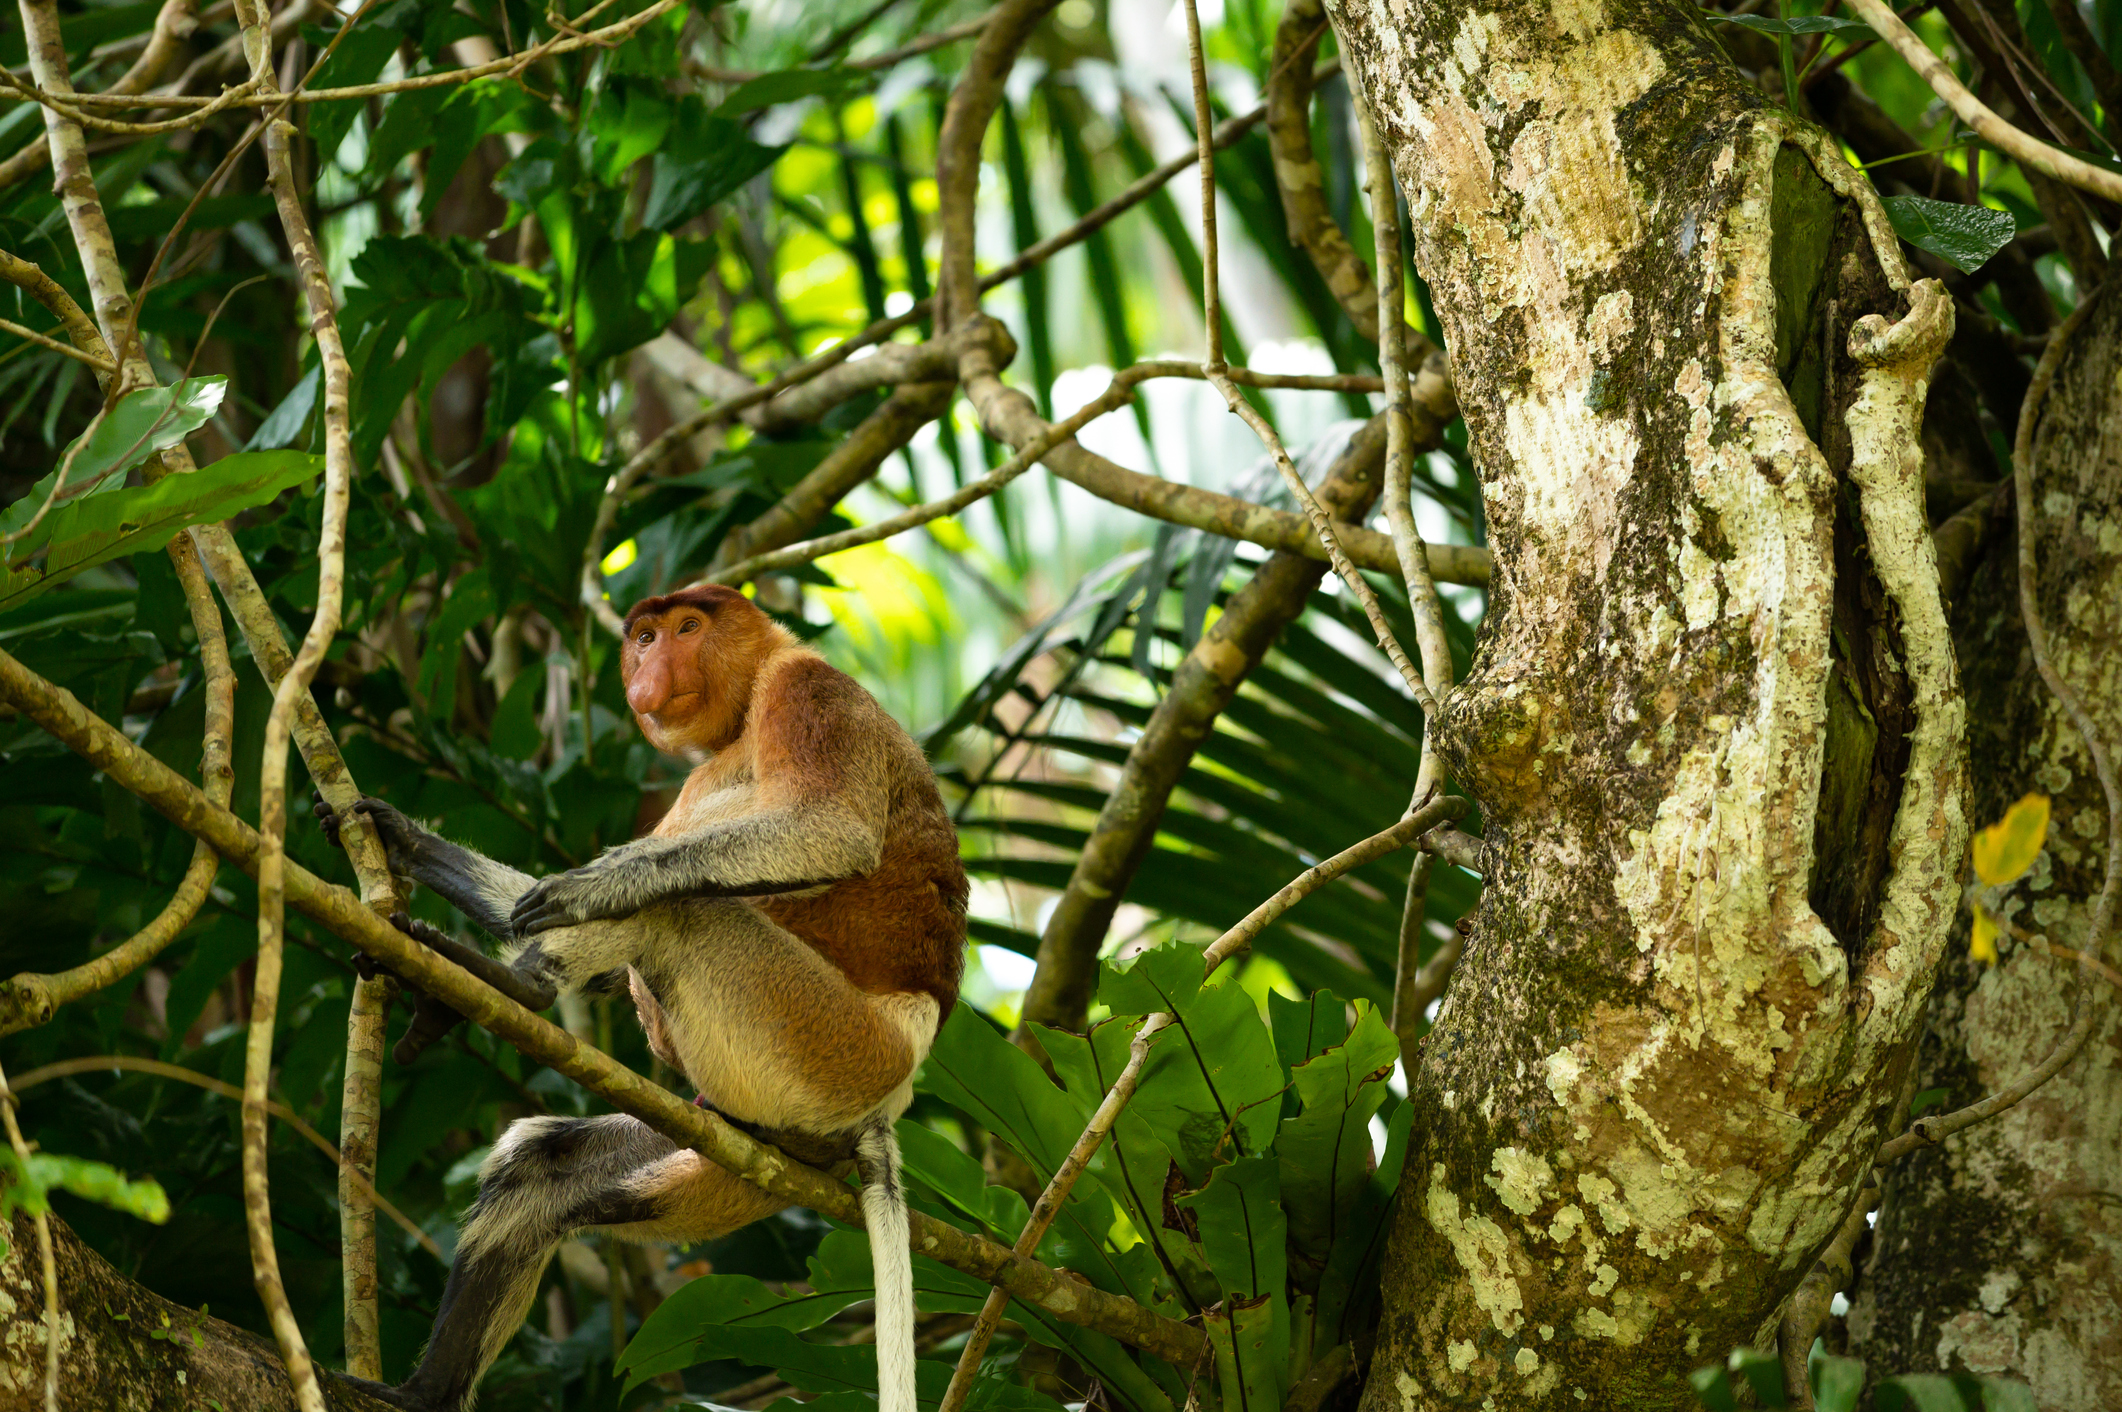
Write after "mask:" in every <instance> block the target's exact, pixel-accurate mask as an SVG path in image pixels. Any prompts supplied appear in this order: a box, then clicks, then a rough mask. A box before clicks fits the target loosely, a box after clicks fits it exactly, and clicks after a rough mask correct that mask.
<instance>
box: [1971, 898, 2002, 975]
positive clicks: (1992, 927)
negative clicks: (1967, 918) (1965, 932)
mask: <svg viewBox="0 0 2122 1412" xmlns="http://www.w3.org/2000/svg"><path fill="white" fill-rule="evenodd" d="M1967 951H1968V954H1969V955H1971V956H1973V957H1974V958H1975V959H1976V960H1977V961H1980V962H1981V963H1982V964H1983V965H1985V966H1994V965H1996V964H1997V919H1996V918H1995V917H1992V916H1990V915H1989V911H1988V909H1987V908H1985V907H1984V906H1983V905H1982V904H1981V903H1979V902H1977V903H1976V904H1975V924H1974V928H1973V930H1972V932H1971V933H1970V934H1969V937H1968V942H1967Z"/></svg>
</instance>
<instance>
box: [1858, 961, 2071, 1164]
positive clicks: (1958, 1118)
mask: <svg viewBox="0 0 2122 1412" xmlns="http://www.w3.org/2000/svg"><path fill="white" fill-rule="evenodd" d="M2101 993H2102V992H2099V991H2097V990H2096V989H2095V988H2094V987H2092V986H2090V985H2085V986H2081V987H2080V988H2079V991H2078V999H2077V1003H2076V1004H2075V1005H2073V1006H2072V1008H2071V1021H2070V1028H2069V1029H2067V1030H2065V1031H2064V1032H2063V1038H2062V1040H2061V1042H2059V1043H2058V1044H2057V1045H2056V1047H2055V1049H2054V1050H2053V1051H2052V1052H2051V1053H2050V1054H2049V1056H2048V1057H2047V1058H2046V1059H2043V1060H2042V1061H2041V1062H2040V1063H2039V1064H2036V1065H2035V1066H2034V1067H2033V1068H2031V1069H2029V1070H2027V1071H2026V1073H2024V1074H2022V1075H2020V1076H2019V1078H2017V1079H2016V1080H2014V1081H2013V1082H2011V1083H2010V1084H2007V1085H2006V1086H2005V1087H2003V1088H2000V1089H1998V1090H1997V1091H1996V1092H1995V1093H1992V1094H1990V1095H1989V1096H1988V1097H1986V1098H1984V1099H1982V1100H1980V1101H1979V1102H1975V1103H1970V1104H1968V1105H1967V1106H1966V1107H1965V1108H1962V1109H1959V1110H1957V1111H1956V1112H1952V1113H1943V1114H1940V1115H1939V1116H1937V1117H1935V1118H1918V1119H1916V1121H1915V1122H1913V1123H1910V1124H1909V1125H1908V1131H1907V1132H1905V1133H1902V1134H1901V1135H1900V1136H1898V1137H1894V1138H1889V1139H1888V1140H1887V1141H1885V1142H1883V1143H1881V1144H1880V1145H1879V1156H1878V1165H1879V1166H1882V1167H1883V1166H1885V1165H1886V1164H1887V1163H1888V1162H1891V1161H1893V1160H1894V1159H1895V1158H1897V1157H1903V1156H1906V1155H1907V1154H1909V1153H1911V1152H1914V1151H1915V1150H1916V1149H1917V1148H1919V1147H1935V1146H1937V1145H1938V1144H1939V1143H1941V1142H1943V1141H1945V1139H1947V1138H1949V1137H1951V1136H1952V1135H1953V1134H1954V1133H1957V1132H1961V1131H1963V1130H1965V1129H1967V1128H1971V1127H1973V1126H1974V1125H1975V1124H1977V1123H1980V1122H1983V1121H1985V1120H1986V1119H1989V1118H1994V1117H1996V1116H1997V1115H1998V1114H1999V1113H2002V1112H2004V1111H2005V1110H2006V1109H2008V1108H2012V1107H2016V1106H2017V1105H2018V1103H2019V1101H2020V1100H2021V1099H2023V1098H2025V1097H2026V1096H2027V1095H2028V1094H2030V1093H2032V1092H2033V1091H2034V1090H2035V1089H2037V1088H2039V1087H2041V1085H2043V1084H2045V1083H2047V1082H2048V1081H2049V1080H2050V1079H2052V1078H2054V1077H2055V1076H2056V1075H2057V1074H2058V1073H2060V1072H2061V1071H2062V1069H2063V1066H2064V1065H2066V1064H2068V1063H2069V1062H2070V1061H2071V1060H2073V1059H2075V1058H2077V1057H2078V1051H2079V1050H2081V1049H2083V1048H2084V1047H2085V1041H2086V1040H2087V1039H2089V1038H2091V1037H2092V1032H2093V1020H2094V1018H2095V1017H2096V1016H2097V1015H2098V1014H2099V1011H2100V1008H2101V1007H2100V1003H2099V1001H2098V1000H2097V999H2095V998H2094V997H2095V996H2096V995H2099V994H2101Z"/></svg>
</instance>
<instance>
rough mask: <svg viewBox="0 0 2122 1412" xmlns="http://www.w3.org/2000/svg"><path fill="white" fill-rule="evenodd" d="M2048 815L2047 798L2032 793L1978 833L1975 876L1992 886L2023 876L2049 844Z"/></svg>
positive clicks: (1974, 844)
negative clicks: (2042, 847)
mask: <svg viewBox="0 0 2122 1412" xmlns="http://www.w3.org/2000/svg"><path fill="white" fill-rule="evenodd" d="M2048 813H2049V804H2048V796H2047V795H2045V794H2029V795H2027V796H2026V797H2025V798H2023V799H2021V800H2020V801H2019V802H2018V803H2016V804H2014V805H2012V806H2011V808H2009V809H2007V810H2005V811H2004V817H2003V818H2001V819H1999V820H1998V821H1997V822H1996V823H1994V824H1991V825H1990V826H1989V827H1988V828H1986V829H1984V830H1982V831H1981V832H1980V833H1978V834H1976V835H1975V837H1974V841H1973V843H1972V845H1971V847H1972V848H1973V850H1974V855H1975V876H1976V877H1978V878H1980V879H1981V880H1982V881H1983V882H1985V883H1987V884H1988V885H1989V886H1991V887H1997V886H2000V885H2002V884H2004V883H2008V882H2016V881H2017V880H2018V879H2019V878H2021V877H2023V876H2024V875H2025V873H2026V870H2027V869H2028V868H2031V867H2032V866H2033V865H2034V860H2035V859H2036V858H2038V857H2040V856H2041V845H2042V844H2044V843H2046V842H2047V841H2048Z"/></svg>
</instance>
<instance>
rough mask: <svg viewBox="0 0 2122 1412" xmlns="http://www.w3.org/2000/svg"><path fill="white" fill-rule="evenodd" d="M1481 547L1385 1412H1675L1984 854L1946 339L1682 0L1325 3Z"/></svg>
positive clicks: (1774, 1250)
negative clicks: (1625, 1411) (1402, 234)
mask: <svg viewBox="0 0 2122 1412" xmlns="http://www.w3.org/2000/svg"><path fill="white" fill-rule="evenodd" d="M1328 11H1329V13H1330V14H1331V15H1332V17H1333V19H1334V22H1335V24H1336V27H1337V28H1338V30H1339V31H1340V34H1341V36H1342V41H1343V46H1344V51H1345V52H1346V53H1347V54H1348V56H1349V62H1350V64H1351V66H1352V68H1353V70H1354V72H1355V73H1356V75H1357V77H1358V79H1359V80H1360V87H1361V89H1362V91H1363V92H1364V93H1365V94H1366V95H1367V96H1368V98H1369V100H1370V102H1371V104H1372V106H1373V109H1374V111H1375V114H1376V117H1377V120H1378V124H1379V128H1380V131H1381V133H1382V135H1383V137H1384V139H1385V141H1386V143H1387V145H1388V147H1389V149H1390V150H1391V151H1392V153H1393V158H1394V165H1395V168H1396V171H1397V173H1398V175H1399V178H1400V181H1401V185H1402V188H1403V190H1404V191H1405V192H1406V194H1407V197H1408V201H1409V207H1410V211H1411V215H1412V223H1413V228H1414V234H1415V239H1416V263H1417V265H1418V267H1419V268H1420V269H1421V270H1422V272H1423V275H1424V277H1425V278H1426V279H1427V280H1428V282H1429V285H1430V289H1431V292H1432V294H1433V296H1434V300H1435V305H1436V308H1437V310H1438V313H1439V315H1440V317H1441V320H1442V322H1443V324H1444V331H1445V335H1446V341H1447V344H1448V346H1449V347H1450V349H1451V351H1452V357H1453V372H1454V381H1455V384H1456V386H1457V389H1458V393H1459V400H1460V405H1461V407H1462V408H1463V409H1464V412H1465V415H1466V420H1467V426H1468V430H1469V433H1470V436H1471V442H1472V448H1473V453H1474V458H1475V462H1476V464H1477V465H1478V467H1479V468H1480V472H1481V477H1482V486H1483V492H1484V495H1485V498H1486V503H1487V508H1488V517H1489V527H1490V539H1491V544H1492V547H1493V549H1494V552H1495V559H1494V568H1493V577H1492V579H1491V593H1492V595H1493V596H1492V599H1491V608H1490V612H1489V617H1488V620H1487V623H1486V625H1485V627H1484V630H1483V632H1484V635H1483V639H1482V643H1481V647H1480V651H1479V653H1478V654H1477V656H1476V659H1475V663H1474V668H1473V671H1472V673H1471V674H1470V675H1469V677H1468V679H1467V680H1466V682H1465V683H1464V685H1463V686H1462V687H1461V688H1460V689H1459V690H1458V691H1457V692H1456V693H1455V694H1454V696H1453V698H1452V700H1451V702H1450V703H1449V705H1448V706H1447V707H1446V709H1445V712H1444V714H1443V716H1442V718H1441V720H1440V722H1439V726H1440V735H1441V741H1442V744H1443V746H1444V749H1445V751H1446V758H1447V760H1448V761H1449V763H1450V764H1451V766H1452V774H1453V777H1454V778H1456V779H1458V780H1460V781H1461V782H1462V783H1464V784H1465V785H1466V786H1467V787H1468V788H1469V790H1470V791H1471V792H1472V793H1473V794H1474V796H1475V797H1476V799H1477V800H1478V802H1479V803H1480V805H1481V808H1482V811H1483V815H1484V819H1485V823H1486V832H1487V840H1486V850H1485V856H1484V863H1485V867H1484V872H1485V874H1486V879H1487V887H1486V889H1485V891H1484V894H1483V900H1482V904H1481V908H1480V911H1479V912H1478V913H1477V915H1476V917H1475V920H1474V925H1473V928H1472V934H1471V936H1470V938H1469V940H1468V942H1467V946H1466V953H1465V955H1464V957H1463V958H1462V959H1461V961H1460V962H1459V966H1458V974H1457V975H1456V976H1455V977H1454V981H1453V984H1452V985H1451V987H1450V989H1449V990H1448V991H1447V992H1446V996H1445V1001H1444V1006H1443V1010H1442V1011H1441V1013H1440V1016H1439V1019H1438V1023H1437V1027H1436V1029H1435V1030H1434V1031H1433V1032H1432V1033H1431V1035H1430V1036H1429V1038H1428V1039H1427V1040H1426V1042H1425V1043H1424V1045H1423V1047H1422V1050H1421V1052H1420V1054H1419V1055H1418V1056H1417V1057H1416V1059H1415V1062H1414V1064H1413V1066H1412V1072H1411V1073H1410V1076H1409V1084H1410V1100H1411V1102H1412V1103H1413V1104H1414V1113H1415V1118H1414V1124H1413V1130H1412V1135H1411V1139H1410V1145H1409V1152H1408V1159H1407V1169H1406V1174H1405V1176H1404V1178H1403V1181H1402V1185H1401V1198H1400V1201H1399V1204H1398V1207H1397V1211H1396V1214H1395V1217H1394V1226H1393V1229H1392V1232H1391V1235H1390V1239H1389V1244H1388V1249H1387V1252H1386V1257H1385V1265H1384V1283H1385V1288H1384V1291H1383V1314H1382V1320H1381V1324H1380V1328H1379V1336H1378V1347H1377V1354H1376V1356H1375V1358H1374V1360H1373V1362H1372V1365H1371V1369H1370V1374H1369V1380H1368V1384H1367V1387H1366V1391H1365V1406H1366V1408H1369V1409H1375V1410H1376V1412H1383V1409H1387V1408H1395V1409H1399V1408H1404V1409H1409V1412H1413V1409H1418V1408H1422V1409H1427V1408H1441V1407H1477V1406H1478V1407H1483V1408H1494V1409H1510V1408H1534V1407H1542V1408H1546V1407H1567V1408H1579V1407H1586V1406H1589V1407H1628V1408H1631V1409H1653V1408H1685V1407H1693V1406H1694V1405H1695V1403H1694V1399H1693V1394H1692V1393H1691V1391H1690V1390H1689V1389H1688V1387H1687V1385H1686V1381H1685V1375H1686V1373H1687V1372H1688V1370H1689V1369H1691V1368H1693V1367H1696V1366H1699V1365H1701V1364H1703V1363H1706V1362H1709V1361H1711V1360H1712V1359H1714V1358H1716V1357H1718V1356H1720V1355H1721V1354H1722V1353H1723V1352H1724V1351H1725V1350H1727V1349H1729V1348H1730V1347H1732V1346H1733V1345H1735V1344H1741V1343H1750V1342H1757V1341H1761V1340H1763V1339H1766V1338H1772V1336H1773V1329H1774V1324H1773V1320H1774V1317H1775V1315H1776V1312H1777V1307H1778V1305H1779V1303H1780V1302H1781V1301H1782V1299H1783V1298H1784V1297H1785V1296H1786V1295H1787V1294H1788V1293H1789V1291H1790V1290H1791V1289H1792V1288H1793V1287H1794V1286H1795V1285H1796V1284H1797V1282H1798V1280H1799V1278H1800V1277H1801V1276H1802V1275H1803V1274H1804V1273H1805V1271H1806V1270H1807V1269H1808V1268H1809V1267H1810V1265H1811V1264H1812V1262H1813V1260H1814V1258H1815V1256H1816V1255H1817V1254H1818V1253H1819V1251H1820V1249H1821V1247H1822V1246H1823V1245H1824V1244H1825V1242H1826V1241H1827V1239H1828V1238H1829V1236H1830V1234H1831V1233H1832V1232H1833V1231H1834V1230H1835V1228H1836V1226H1837V1225H1838V1224H1839V1223H1840V1222H1841V1220H1842V1217H1843V1215H1844V1213H1845V1211H1846V1210H1847V1208H1848V1205H1849V1202H1850V1201H1851V1200H1852V1199H1853V1197H1854V1194H1855V1191H1856V1188H1857V1186H1858V1183H1859V1182H1860V1180H1861V1179H1862V1178H1863V1176H1864V1175H1865V1172H1866V1170H1867V1169H1868V1167H1869V1165H1870V1162H1871V1158H1872V1153H1873V1152H1874V1150H1875V1149H1876V1146H1877V1144H1878V1141H1879V1139H1880V1138H1881V1136H1882V1135H1883V1133H1884V1132H1885V1130H1886V1127H1887V1125H1888V1124H1889V1122H1890V1121H1891V1119H1892V1117H1893V1113H1892V1109H1893V1107H1894V1103H1895V1099H1896V1098H1897V1096H1898V1092H1899V1087H1900V1084H1901V1081H1902V1079H1903V1078H1904V1077H1905V1075H1906V1073H1907V1070H1908V1065H1909V1062H1910V1052H1911V1047H1912V1039H1913V1036H1914V1034H1915V1032H1916V1030H1917V1029H1918V1027H1919V1026H1920V1023H1921V1019H1922V1014H1923V1005H1924V1001H1925V998H1926V996H1927V994H1928V991H1929V987H1930V982H1931V978H1932V976H1933V974H1934V970H1935V965H1936V960H1937V957H1938V954H1939V952H1940V949H1941V948H1942V946H1943V943H1944V939H1945V933H1946V929H1947V927H1948V925H1949V923H1950V920H1951V917H1952V915H1953V912H1954V908H1955V905H1956V902H1957V892H1956V877H1957V871H1958V869H1959V867H1960V865H1961V860H1962V855H1963V853H1964V849H1965V824H1964V820H1963V818H1962V815H1961V804H1962V801H1961V792H1962V789H1963V785H1964V781H1963V777H1962V776H1963V771H1962V764H1961V749H1962V735H1963V725H1962V720H1961V715H1960V711H1961V703H1960V700H1959V697H1958V692H1957V687H1956V685H1955V683H1954V681H1953V676H1952V663H1951V654H1950V643H1949V641H1948V640H1947V637H1946V634H1945V627H1944V619H1943V611H1942V606H1941V604H1940V602H1939V596H1938V592H1937V577H1936V567H1935V561H1934V558H1933V552H1932V548H1931V544H1930V539H1929V536H1928V534H1927V533H1926V532H1925V524H1924V520H1923V500H1922V479H1921V450H1920V446H1919V442H1918V433H1919V428H1920V421H1921V410H1922V405H1923V398H1924V395H1925V393H1926V392H1927V388H1928V376H1929V372H1930V369H1931V367H1932V365H1933V364H1934V363H1935V360H1936V358H1937V356H1938V353H1939V351H1940V350H1941V349H1942V347H1943V345H1944V342H1945V340H1946V339H1947V338H1948V337H1949V336H1950V332H1951V328H1952V318H1951V307H1950V303H1949V301H1947V300H1946V299H1945V298H1944V297H1943V294H1942V291H1940V290H1938V288H1937V287H1936V286H1935V285H1933V284H1920V285H1916V286H1911V285H1910V284H1909V282H1908V278H1907V275H1906V272H1905V270H1904V269H1903V267H1902V263H1901V258H1900V254H1899V250H1898V246H1897V245H1896V244H1895V242H1894V240H1893V237H1892V235H1891V233H1890V231H1889V230H1888V228H1887V226H1886V223H1885V221H1884V216H1883V213H1882V212H1881V211H1880V209H1879V207H1878V205H1877V201H1876V198H1875V197H1874V196H1873V194H1872V193H1871V191H1870V188H1869V187H1868V186H1865V185H1864V184H1863V181H1862V178H1861V176H1860V175H1859V174H1858V173H1856V172H1855V171H1854V170H1852V169H1851V168H1850V167H1848V165H1847V164H1846V162H1844V161H1843V159H1842V158H1841V156H1840V154H1839V150H1838V149H1836V148H1834V147H1833V146H1832V145H1831V144H1829V143H1827V142H1826V141H1824V140H1822V139H1821V137H1820V135H1819V134H1818V133H1817V131H1816V130H1814V129H1811V128H1809V127H1807V126H1805V125H1802V124H1799V123H1798V122H1796V121H1795V120H1793V119H1792V118H1791V117H1790V116H1789V115H1788V114H1787V113H1786V112H1784V111H1783V110H1781V109H1779V108H1776V107H1773V106H1770V105H1768V104H1767V103H1766V102H1765V101H1764V100H1763V98H1762V97H1761V95H1760V93H1759V92H1758V91H1757V90H1756V89H1754V88H1753V87H1752V86H1750V85H1749V84H1747V83H1746V82H1745V81H1744V80H1743V79H1742V77H1741V76H1740V75H1739V74H1738V73H1737V72H1736V71H1735V70H1734V69H1733V68H1732V67H1731V66H1730V64H1729V63H1728V61H1727V60H1726V59H1725V58H1724V56H1723V54H1722V52H1721V51H1720V50H1719V49H1718V47H1717V46H1716V44H1715V43H1714V42H1713V41H1712V40H1711V39H1710V38H1709V37H1708V35H1707V34H1706V33H1705V31H1704V30H1703V28H1702V27H1701V25H1700V23H1699V21H1698V20H1697V18H1696V16H1695V14H1694V13H1693V6H1692V5H1689V4H1684V3H1681V0H1665V3H1642V4H1636V5H1630V6H1620V5H1603V4H1601V3H1599V0H1579V2H1578V3H1572V4H1568V5H1559V6H1557V5H1547V4H1536V3H1532V0H1522V2H1521V0H1513V2H1512V3H1504V4H1500V5H1497V4H1490V5H1485V6H1482V7H1478V8H1477V7H1475V6H1473V5H1470V4H1466V3H1438V4H1431V5H1426V6H1420V7H1415V6H1409V5H1406V4H1403V3H1399V0H1336V2H1335V3H1330V4H1329V5H1328Z"/></svg>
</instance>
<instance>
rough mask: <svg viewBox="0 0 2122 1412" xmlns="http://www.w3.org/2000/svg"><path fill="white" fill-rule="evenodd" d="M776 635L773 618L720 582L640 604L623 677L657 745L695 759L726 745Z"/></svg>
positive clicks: (629, 700) (740, 723) (631, 619)
mask: <svg viewBox="0 0 2122 1412" xmlns="http://www.w3.org/2000/svg"><path fill="white" fill-rule="evenodd" d="M771 636H772V634H771V620H770V619H769V618H768V617H767V616H766V615H765V614H764V613H762V612H760V611H759V610H758V608H756V607H754V606H753V605H752V602H751V600H750V599H748V598H746V597H745V596H744V595H743V594H741V593H738V592H736V591H735V590H734V589H729V588H724V587H721V586H720V585H708V586H705V587H701V588H691V589H686V590H684V591H682V592H679V593H673V594H668V595H666V596H664V597H662V598H649V599H644V600H642V601H641V602H640V603H637V604H635V605H634V608H633V611H632V612H630V613H628V614H627V616H626V640H625V642H624V644H623V645H622V646H621V648H620V651H619V675H620V678H621V680H623V681H624V682H625V683H626V704H627V705H628V706H630V707H632V708H633V712H634V720H635V721H636V722H638V723H639V724H640V727H641V733H642V734H643V735H645V736H647V737H648V738H649V740H650V742H651V743H653V744H654V745H655V747H656V748H657V749H658V750H663V751H667V752H668V753H670V754H672V755H683V756H687V757H690V758H699V757H701V756H704V755H711V754H713V753H714V752H716V751H718V750H721V749H722V748H724V747H725V746H727V745H728V744H729V743H730V742H731V741H733V740H735V739H736V738H737V735H738V733H739V732H740V731H741V730H742V729H743V728H744V712H745V708H746V707H747V706H748V705H749V704H750V701H751V688H752V681H753V679H754V678H755V677H756V676H757V675H758V668H759V662H760V660H761V659H762V658H763V657H764V656H765V654H766V653H767V652H769V651H771V650H772V646H773V644H772V641H771Z"/></svg>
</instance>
